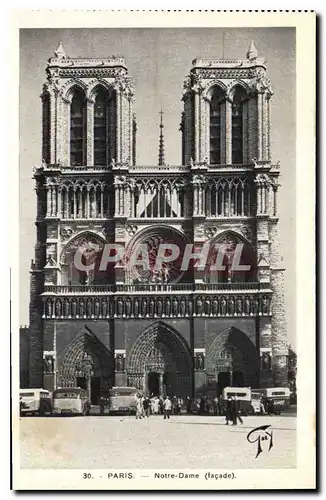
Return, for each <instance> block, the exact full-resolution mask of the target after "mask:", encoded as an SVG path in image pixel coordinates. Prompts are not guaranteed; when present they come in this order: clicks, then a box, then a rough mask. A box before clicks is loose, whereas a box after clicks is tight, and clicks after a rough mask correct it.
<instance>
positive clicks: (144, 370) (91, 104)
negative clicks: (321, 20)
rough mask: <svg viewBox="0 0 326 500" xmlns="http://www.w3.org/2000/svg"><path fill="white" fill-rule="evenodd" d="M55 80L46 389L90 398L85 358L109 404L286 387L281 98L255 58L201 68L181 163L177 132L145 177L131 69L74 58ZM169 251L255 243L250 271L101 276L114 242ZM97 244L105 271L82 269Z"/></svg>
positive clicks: (43, 178)
mask: <svg viewBox="0 0 326 500" xmlns="http://www.w3.org/2000/svg"><path fill="white" fill-rule="evenodd" d="M46 71H47V80H46V83H45V85H44V89H43V94H42V105H43V150H42V151H43V161H42V165H41V166H39V167H37V168H35V172H34V178H35V181H36V192H37V220H36V225H37V243H36V247H35V261H33V263H32V268H31V302H30V330H29V383H30V385H31V386H34V387H35V386H42V385H43V386H46V387H48V388H50V389H52V388H53V387H55V386H59V385H61V386H62V385H63V386H65V385H75V384H77V383H78V384H81V385H82V384H83V383H84V381H83V378H84V377H83V372H82V370H81V368H80V366H81V365H80V363H81V362H82V359H83V354H84V353H85V352H86V353H87V354H88V355H89V356H90V357H91V359H92V366H93V368H92V374H91V379H92V380H91V394H92V400H93V401H94V402H96V400H97V399H98V396H99V394H100V393H101V391H103V390H105V389H107V388H108V387H110V386H112V385H114V384H116V385H126V384H129V385H136V386H137V387H139V388H140V389H142V390H146V391H149V392H168V393H175V394H178V395H180V396H184V397H185V396H187V395H190V396H192V395H195V394H203V393H205V394H215V393H216V391H217V392H220V391H221V389H222V388H223V387H224V386H225V385H227V384H233V385H243V384H245V385H250V386H262V387H263V386H273V385H278V386H284V385H286V383H287V375H286V373H287V372H286V345H287V343H286V324H285V312H284V297H283V293H284V292H283V279H284V269H283V268H282V261H281V258H280V256H279V252H278V236H277V222H278V218H277V217H278V216H277V198H276V196H277V189H278V186H279V184H278V177H279V173H280V172H279V166H278V165H273V164H272V163H271V153H270V123H269V119H270V118H269V117H270V111H269V108H270V99H271V96H272V91H271V87H270V82H269V79H268V77H267V73H266V67H265V65H264V61H263V60H262V59H260V58H258V57H257V54H256V51H255V49H254V48H253V46H252V47H251V50H249V52H248V54H247V58H246V59H244V60H241V61H233V60H232V61H225V60H199V59H196V60H194V61H193V66H192V69H191V71H190V74H189V76H187V77H186V79H185V81H184V88H183V94H182V99H183V101H184V112H183V115H182V124H181V131H182V153H183V154H182V156H183V164H182V165H177V166H171V165H166V164H165V162H164V150H163V147H164V143H163V121H161V127H160V128H161V136H160V152H159V165H157V166H140V165H136V164H135V158H136V130H137V126H136V120H135V116H134V114H133V112H132V103H133V99H134V90H133V87H132V82H131V79H130V77H129V75H128V70H127V68H126V65H125V62H124V60H123V58H111V59H103V60H102V59H101V60H99V59H71V58H69V57H67V56H66V54H65V52H64V49H63V47H62V46H61V45H60V47H59V48H58V50H57V51H56V54H55V57H54V58H51V59H50V60H49V62H48V66H47V70H46ZM216 89H217V92H218V96H219V100H218V103H217V106H218V108H215V111H214V109H213V102H216V100H215V101H214V99H215V97H214V95H216V94H215V93H216ZM76 96H82V97H79V98H78V99H79V101H78V99H77V97H76ZM103 96H104V97H103ZM239 96H240V97H241V98H239ZM101 99H102V101H101ZM103 103H104V104H103ZM101 106H102V107H101ZM216 109H218V110H217V111H216ZM214 112H215V115H216V116H217V117H218V118H217V119H216V120H215V122H214V123H215V124H216V125H215V127H216V128H215V129H214V128H212V127H213V120H214V116H215V115H214ZM161 116H162V115H161ZM212 134H216V137H217V139H216V140H215V143H214V144H215V146H214V144H213V142H212ZM236 134H237V140H236ZM212 144H213V145H212ZM213 146H214V147H216V150H217V151H218V155H219V158H220V161H219V162H218V163H215V162H212V161H211V158H212V148H213ZM216 154H217V153H216ZM239 154H240V161H239ZM101 155H102V156H101ZM236 155H237V156H236ZM76 158H77V160H76ZM235 158H237V161H235ZM162 241H164V242H168V243H177V244H178V246H179V248H180V249H182V250H184V249H185V247H186V244H189V243H193V244H194V247H195V251H196V250H197V251H201V250H203V248H204V247H205V245H207V244H209V248H210V250H209V252H211V249H214V248H215V244H223V245H227V248H228V250H227V252H229V254H227V255H225V258H226V259H229V258H231V257H230V255H231V256H232V258H233V259H234V253H232V252H234V248H235V246H236V245H239V244H240V245H241V246H242V247H243V251H244V253H243V255H244V257H243V259H244V260H243V261H242V263H243V264H248V263H249V264H250V265H249V268H250V271H249V272H248V274H246V275H244V274H241V275H239V274H237V273H236V272H233V271H232V267H231V268H230V266H229V267H228V266H226V269H227V270H226V271H225V272H224V273H222V274H221V273H219V272H215V273H212V272H210V271H209V270H208V268H207V266H206V267H205V269H201V268H196V267H195V266H192V267H191V268H189V269H188V270H186V271H183V270H181V269H180V262H179V263H178V262H174V263H173V264H171V265H169V267H168V266H166V267H164V268H163V270H161V271H158V270H157V269H156V268H155V266H153V265H152V261H151V263H150V264H151V267H150V270H149V271H148V272H144V271H143V270H142V269H139V268H137V266H135V267H134V268H133V269H131V270H130V269H128V268H126V267H125V266H123V265H119V266H115V267H114V266H113V265H111V266H110V265H109V266H108V268H107V269H106V270H105V271H100V270H99V268H98V267H96V262H97V261H96V259H97V258H98V256H99V255H101V256H102V257H103V249H104V245H105V244H107V243H114V242H115V243H118V244H119V245H120V246H121V247H123V248H124V250H125V253H126V255H130V254H132V252H133V250H134V249H135V248H136V246H137V245H139V244H143V245H144V244H145V245H147V248H150V250H151V254H150V255H151V258H152V257H153V256H155V255H157V250H158V245H159V243H160V242H162ZM89 244H92V245H96V248H97V250H96V251H95V253H93V254H92V253H91V252H90V253H89V254H87V258H88V259H89V262H91V261H92V259H93V262H94V266H95V267H94V269H95V271H92V272H79V271H78V270H76V268H75V267H74V265H73V262H74V255H75V252H76V250H77V249H81V248H85V249H86V247H87V245H89ZM232 249H233V250H232ZM85 251H86V250H85ZM96 252H97V253H96ZM101 252H102V253H101ZM212 252H213V251H212ZM85 255H86V254H85ZM215 257H216V256H215V255H214V252H213V253H209V258H208V261H209V262H211V263H212V262H214V259H215ZM241 258H242V257H241ZM223 262H224V261H223ZM228 262H229V260H228ZM160 273H161V274H160Z"/></svg>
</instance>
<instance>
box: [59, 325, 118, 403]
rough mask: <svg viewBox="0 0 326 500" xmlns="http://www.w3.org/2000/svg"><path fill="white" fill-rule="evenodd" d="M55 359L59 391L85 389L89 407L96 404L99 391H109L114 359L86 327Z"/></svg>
mask: <svg viewBox="0 0 326 500" xmlns="http://www.w3.org/2000/svg"><path fill="white" fill-rule="evenodd" d="M58 358H59V359H58V378H57V386H58V387H81V388H83V389H87V390H88V391H89V395H90V398H91V401H92V404H98V400H99V397H100V393H101V391H102V390H107V389H108V388H110V387H112V385H113V380H114V361H113V355H112V353H111V352H110V351H109V350H108V349H107V348H106V347H105V345H104V344H103V343H102V342H100V340H99V339H98V338H97V337H96V335H94V334H93V333H92V332H91V331H90V330H89V329H88V328H87V327H85V328H84V329H83V330H82V331H81V332H79V333H78V334H77V335H76V337H75V338H74V339H73V340H72V342H71V343H70V344H69V345H68V346H67V348H66V349H65V350H64V352H63V353H62V355H60V354H59V356H58Z"/></svg>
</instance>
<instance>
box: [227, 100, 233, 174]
mask: <svg viewBox="0 0 326 500" xmlns="http://www.w3.org/2000/svg"><path fill="white" fill-rule="evenodd" d="M225 163H226V164H228V165H229V164H231V163H232V102H231V101H230V100H229V99H226V101H225Z"/></svg>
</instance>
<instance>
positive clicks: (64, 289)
mask: <svg viewBox="0 0 326 500" xmlns="http://www.w3.org/2000/svg"><path fill="white" fill-rule="evenodd" d="M269 288H270V284H269V283H258V282H239V283H171V284H169V283H137V284H126V283H121V284H116V285H45V287H44V292H45V293H49V294H55V295H62V294H64V295H66V294H71V295H75V294H87V295H89V294H110V293H116V292H117V293H147V292H227V291H230V292H232V291H239V290H241V291H242V290H244V291H245V290H248V291H249V290H268V289H269Z"/></svg>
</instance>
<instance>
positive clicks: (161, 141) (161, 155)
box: [158, 109, 165, 167]
mask: <svg viewBox="0 0 326 500" xmlns="http://www.w3.org/2000/svg"><path fill="white" fill-rule="evenodd" d="M159 114H160V115H161V121H160V139H159V149H158V164H159V166H160V167H163V166H164V165H165V159H164V137H163V128H164V125H163V115H164V113H163V110H162V109H161V111H160V112H159Z"/></svg>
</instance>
